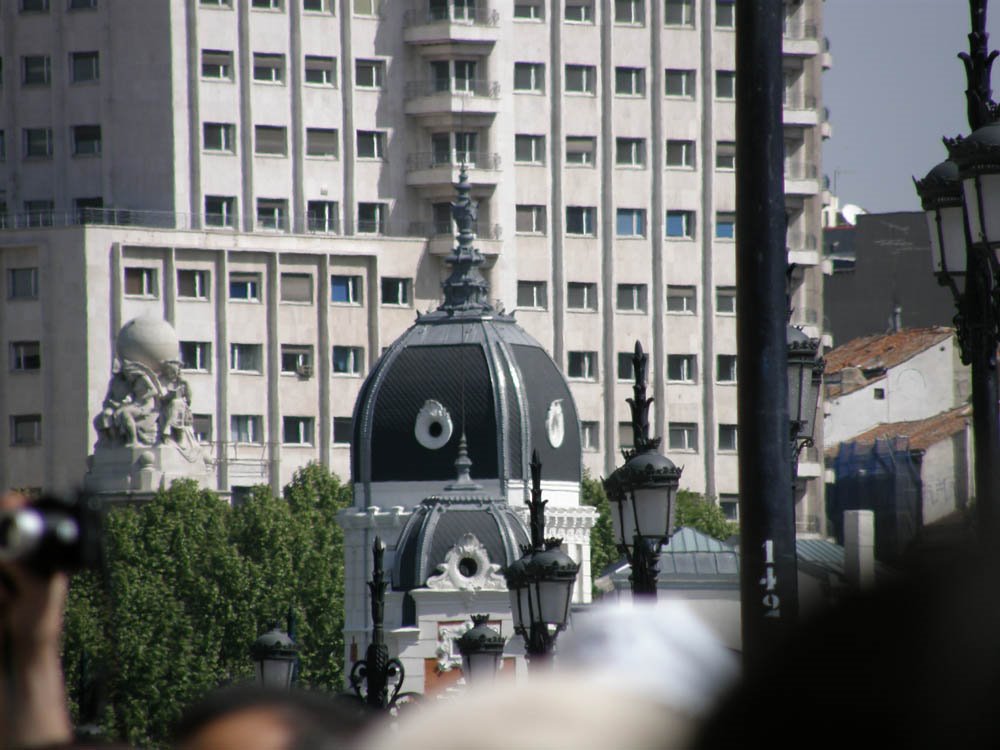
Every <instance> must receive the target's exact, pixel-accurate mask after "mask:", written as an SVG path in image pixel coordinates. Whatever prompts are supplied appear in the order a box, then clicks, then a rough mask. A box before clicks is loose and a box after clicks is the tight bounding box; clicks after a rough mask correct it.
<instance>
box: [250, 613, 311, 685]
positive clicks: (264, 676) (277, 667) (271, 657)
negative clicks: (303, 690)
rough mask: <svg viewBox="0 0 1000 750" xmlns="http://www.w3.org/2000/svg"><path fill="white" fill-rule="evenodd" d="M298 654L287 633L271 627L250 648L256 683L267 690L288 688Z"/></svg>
mask: <svg viewBox="0 0 1000 750" xmlns="http://www.w3.org/2000/svg"><path fill="white" fill-rule="evenodd" d="M298 653H299V648H298V646H296V645H295V641H293V640H292V639H291V637H289V635H288V633H286V632H285V631H284V630H281V628H279V627H278V626H277V625H275V626H274V627H272V628H271V630H269V631H268V632H266V633H264V635H262V636H261V637H260V638H258V639H257V640H256V641H254V643H253V645H252V646H251V647H250V658H251V659H253V661H254V663H255V665H256V667H257V682H258V683H259V684H260V685H262V686H264V687H268V688H278V689H282V690H287V689H288V688H290V687H291V686H292V675H293V674H294V672H295V662H296V659H297V658H298Z"/></svg>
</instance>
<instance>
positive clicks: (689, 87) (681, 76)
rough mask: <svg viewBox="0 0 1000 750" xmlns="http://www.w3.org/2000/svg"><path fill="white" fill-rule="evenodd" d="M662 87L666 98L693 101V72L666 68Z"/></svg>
mask: <svg viewBox="0 0 1000 750" xmlns="http://www.w3.org/2000/svg"><path fill="white" fill-rule="evenodd" d="M663 86H664V91H665V93H666V95H667V96H679V97H683V98H685V99H694V71H693V70H676V69H674V68H667V70H666V71H665V73H664V79H663Z"/></svg>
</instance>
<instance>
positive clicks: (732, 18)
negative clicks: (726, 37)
mask: <svg viewBox="0 0 1000 750" xmlns="http://www.w3.org/2000/svg"><path fill="white" fill-rule="evenodd" d="M715 28H717V29H734V28H736V0H715Z"/></svg>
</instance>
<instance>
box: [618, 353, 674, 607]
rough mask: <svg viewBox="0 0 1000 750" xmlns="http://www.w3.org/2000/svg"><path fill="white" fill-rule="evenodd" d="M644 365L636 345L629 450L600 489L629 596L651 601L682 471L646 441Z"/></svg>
mask: <svg viewBox="0 0 1000 750" xmlns="http://www.w3.org/2000/svg"><path fill="white" fill-rule="evenodd" d="M647 361H648V358H647V356H646V354H644V353H643V351H642V344H640V343H639V342H638V341H636V342H635V353H634V354H633V355H632V368H633V372H634V374H635V385H633V386H632V392H633V394H634V397H633V398H630V399H628V404H629V407H630V408H631V410H632V436H633V440H632V447H631V448H629V449H625V450H623V451H622V456H623V457H624V459H625V465H624V466H620V467H619V468H617V469H615V471H614V472H613V473H612V474H611V476H609V477H608V478H607V479H605V480H604V489H605V491H606V492H607V493H608V500H610V501H611V503H613V506H612V511H611V520H612V523H613V524H614V529H615V538H616V539H617V540H618V548H619V549H620V550H622V551H623V552H624V553H625V557H626V558H627V559H628V562H629V566H630V567H631V569H632V574H631V575H630V576H629V582H630V583H631V585H632V594H633V596H643V597H651V598H653V599H655V598H656V579H657V574H658V572H659V571H658V565H659V557H660V550H661V548H662V547H663V544H664V542H666V541H667V540H668V539H670V537H671V535H672V534H673V533H674V513H675V511H676V502H675V501H676V499H677V487H678V484H679V483H680V478H681V471H682V470H683V469H679V468H677V467H676V466H675V465H674V463H673V462H672V461H671V460H670V459H669V458H667V457H666V456H664V455H663V454H662V453H660V452H659V450H657V448H658V447H659V445H660V438H651V437H649V407H650V405H651V404H652V403H653V399H651V398H646V365H647Z"/></svg>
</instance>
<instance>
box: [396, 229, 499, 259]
mask: <svg viewBox="0 0 1000 750" xmlns="http://www.w3.org/2000/svg"><path fill="white" fill-rule="evenodd" d="M409 234H410V235H412V236H416V237H426V238H427V249H428V250H429V251H430V254H431V255H436V256H438V257H445V256H448V255H451V252H452V249H453V248H454V247H455V242H456V240H455V235H454V234H453V233H452V227H451V226H441V225H439V224H436V223H434V222H430V221H427V222H424V221H415V222H411V223H410V231H409ZM502 237H503V228H502V227H501V226H500V225H499V224H488V223H486V222H483V221H480V222H479V223H478V224H477V226H476V241H475V245H476V247H477V248H478V249H479V252H481V253H482V254H483V255H484V256H485V257H486V258H487V259H495V258H496V257H497V256H498V255H500V251H501V250H502V249H503V242H502Z"/></svg>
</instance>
